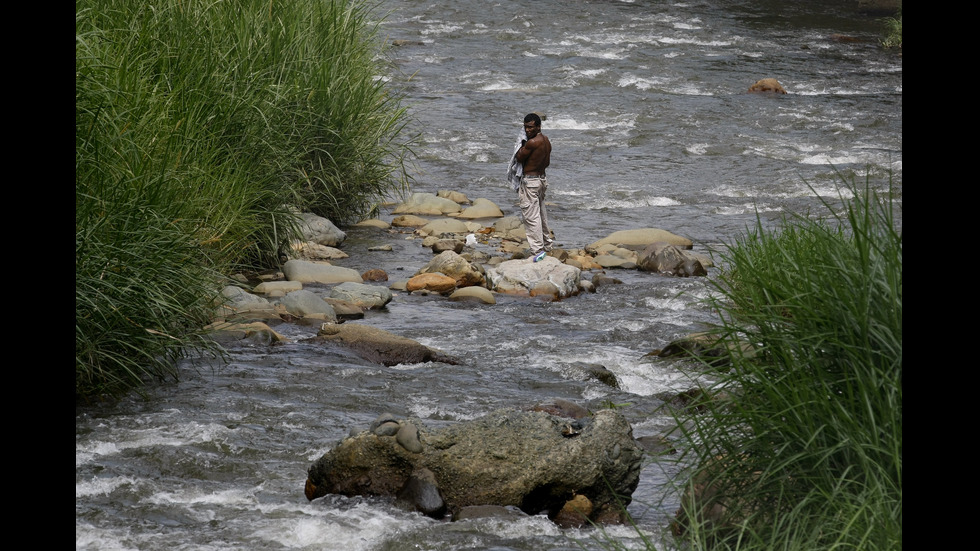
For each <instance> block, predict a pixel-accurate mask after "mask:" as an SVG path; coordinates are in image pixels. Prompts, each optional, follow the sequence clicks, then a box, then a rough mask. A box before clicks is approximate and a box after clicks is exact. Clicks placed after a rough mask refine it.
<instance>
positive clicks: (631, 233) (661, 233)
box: [585, 228, 694, 251]
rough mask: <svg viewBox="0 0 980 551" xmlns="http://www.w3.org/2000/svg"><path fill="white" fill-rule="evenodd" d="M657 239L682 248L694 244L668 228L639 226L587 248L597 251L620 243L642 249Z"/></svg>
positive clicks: (622, 245)
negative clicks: (603, 246) (608, 245)
mask: <svg viewBox="0 0 980 551" xmlns="http://www.w3.org/2000/svg"><path fill="white" fill-rule="evenodd" d="M657 241H664V242H666V243H670V244H671V245H674V246H675V247H680V248H682V249H690V248H691V247H693V246H694V243H693V242H692V241H691V240H690V239H687V238H686V237H681V236H679V235H674V234H672V233H670V232H669V231H666V230H661V229H657V228H639V229H633V230H621V231H617V232H613V233H611V234H609V235H608V236H606V237H604V238H602V239H600V240H598V241H596V242H594V243H592V244H591V245H589V246H587V247H586V248H585V250H587V251H595V250H596V249H597V248H598V247H600V246H601V245H604V244H611V245H619V246H621V247H628V248H632V249H634V250H642V249H644V248H645V247H646V246H647V245H649V244H650V243H656V242H657Z"/></svg>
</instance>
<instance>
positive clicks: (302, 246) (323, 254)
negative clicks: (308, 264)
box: [289, 241, 348, 260]
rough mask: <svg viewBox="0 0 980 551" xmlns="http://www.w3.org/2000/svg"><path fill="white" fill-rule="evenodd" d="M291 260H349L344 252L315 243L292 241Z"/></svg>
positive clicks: (290, 244) (290, 246)
mask: <svg viewBox="0 0 980 551" xmlns="http://www.w3.org/2000/svg"><path fill="white" fill-rule="evenodd" d="M289 252H290V255H289V256H290V258H297V259H303V260H336V259H341V258H347V257H348V254H347V253H345V252H344V251H342V250H340V249H337V248H334V247H328V246H326V245H321V244H319V243H316V242H313V241H292V242H290V243H289Z"/></svg>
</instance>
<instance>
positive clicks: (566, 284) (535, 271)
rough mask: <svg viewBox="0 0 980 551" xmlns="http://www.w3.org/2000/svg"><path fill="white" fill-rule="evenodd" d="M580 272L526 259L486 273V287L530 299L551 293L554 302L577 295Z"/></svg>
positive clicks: (551, 261) (552, 262)
mask: <svg viewBox="0 0 980 551" xmlns="http://www.w3.org/2000/svg"><path fill="white" fill-rule="evenodd" d="M581 273H582V272H581V270H579V269H578V268H576V267H574V266H569V265H567V264H562V263H561V262H559V261H558V260H557V259H555V258H552V257H550V256H549V257H545V258H544V260H542V261H541V262H532V261H531V260H530V259H523V260H508V261H506V262H501V263H500V264H498V265H497V266H496V267H493V268H490V269H488V270H487V273H486V279H487V287H488V288H489V289H490V290H492V291H495V292H498V293H506V294H511V295H518V296H531V295H532V290H533V292H534V293H535V294H536V295H538V296H541V295H546V294H547V293H554V295H555V298H556V299H560V298H566V297H570V296H574V295H576V294H578V292H579V284H578V283H579V278H580V276H581Z"/></svg>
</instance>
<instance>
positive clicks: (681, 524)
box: [675, 178, 902, 550]
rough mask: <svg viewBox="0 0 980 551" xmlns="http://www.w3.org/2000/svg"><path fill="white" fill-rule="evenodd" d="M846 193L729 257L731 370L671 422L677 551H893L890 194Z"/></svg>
mask: <svg viewBox="0 0 980 551" xmlns="http://www.w3.org/2000/svg"><path fill="white" fill-rule="evenodd" d="M842 179H843V181H844V184H843V186H842V188H843V193H842V198H841V199H842V203H843V208H842V209H840V208H839V207H838V206H836V205H831V204H830V203H829V202H828V203H825V205H826V207H827V210H828V215H827V216H826V217H824V218H823V219H817V218H815V217H809V216H804V215H795V216H789V217H787V218H786V219H785V220H784V221H783V224H782V225H781V227H780V228H779V229H778V230H774V231H766V230H764V229H763V228H762V224H761V223H757V225H756V227H755V228H754V230H752V231H750V232H748V233H747V235H745V236H744V237H741V238H739V239H738V240H737V241H736V242H735V243H734V244H732V245H730V246H729V247H727V248H726V251H725V253H723V257H724V258H723V262H722V263H721V265H723V266H726V269H725V270H724V271H723V273H722V275H721V276H720V277H719V278H718V279H717V280H715V282H714V287H715V294H714V296H713V298H712V299H711V300H710V302H711V304H712V306H713V307H714V308H716V309H717V311H718V312H719V314H720V322H719V324H718V327H716V328H715V329H714V330H715V332H716V333H717V335H718V336H719V337H720V338H721V339H722V340H723V341H725V342H726V343H727V344H729V345H731V346H729V347H728V349H729V350H730V352H729V358H728V359H729V360H730V364H729V366H730V368H729V369H727V370H726V371H723V372H721V373H719V374H717V377H718V378H717V382H716V383H714V384H710V385H705V387H704V388H702V390H704V391H705V392H704V394H703V395H704V396H707V397H708V398H707V399H705V400H704V401H703V402H702V403H699V404H697V405H698V406H699V407H698V408H691V409H689V410H685V411H682V412H678V413H677V422H678V427H679V431H680V432H681V434H682V437H683V440H684V441H685V442H686V443H687V446H686V447H685V452H684V456H683V457H682V459H681V460H682V461H685V462H687V463H689V464H692V465H694V468H693V469H692V470H691V471H690V472H689V473H688V478H686V479H685V480H687V481H688V482H687V484H686V486H685V488H684V490H685V491H686V492H687V496H686V498H685V500H684V507H682V512H681V513H680V514H679V516H678V522H677V524H676V525H675V529H676V531H677V532H678V533H679V534H680V535H679V537H678V538H677V540H676V543H677V544H678V545H680V546H681V547H682V548H684V549H741V550H750V549H767V550H768V549H900V548H901V543H902V235H901V230H900V229H898V228H897V227H896V223H895V216H894V215H895V210H894V209H895V208H896V207H895V202H894V201H893V199H892V197H891V195H890V194H889V193H885V194H879V193H876V192H875V191H873V190H872V189H871V186H870V182H868V183H866V184H865V186H864V187H863V189H862V188H861V186H859V185H857V184H855V183H854V181H853V178H852V179H851V180H850V181H849V182H848V180H847V179H846V178H842ZM845 195H850V196H851V197H852V198H850V199H846V198H845V197H844V196H845ZM746 344H748V345H750V346H744V345H746ZM712 506H714V507H715V509H714V510H713V513H709V511H710V510H711V507H712Z"/></svg>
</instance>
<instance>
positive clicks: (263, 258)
mask: <svg viewBox="0 0 980 551" xmlns="http://www.w3.org/2000/svg"><path fill="white" fill-rule="evenodd" d="M75 8H76V9H75V369H76V371H75V391H76V397H79V396H97V395H101V394H103V393H114V392H121V391H125V390H127V389H132V388H139V387H140V386H141V385H142V384H143V382H144V381H145V380H146V378H147V377H164V378H167V377H174V376H176V370H175V368H174V361H175V360H176V359H178V358H179V357H181V356H182V355H184V354H186V353H189V352H191V351H211V352H216V353H219V352H220V351H219V350H217V349H216V348H214V347H213V345H211V344H210V341H208V340H207V339H206V338H204V335H203V334H202V333H201V327H203V326H204V325H205V324H206V323H207V321H208V320H209V316H210V314H211V312H212V311H213V308H214V301H215V300H216V297H217V294H218V289H220V287H221V286H222V281H223V280H222V274H228V273H231V271H232V270H235V269H241V268H243V267H262V266H271V265H274V263H275V262H276V261H277V258H278V254H277V253H278V251H279V249H280V248H281V247H282V246H283V245H284V244H286V243H288V241H289V240H290V239H291V238H292V237H294V236H296V235H297V228H296V222H295V221H296V217H295V213H296V212H297V211H298V210H304V211H308V212H313V213H316V214H319V215H321V216H324V217H327V218H329V219H330V220H332V221H333V222H334V223H336V224H343V223H346V222H349V221H352V220H355V219H357V218H359V217H361V216H362V215H364V214H365V213H367V212H368V211H369V210H370V209H371V208H372V206H373V205H374V204H376V202H377V201H379V200H380V199H382V198H384V197H385V196H386V195H388V194H393V193H398V192H402V191H405V190H406V189H407V186H408V185H409V178H408V174H407V170H406V163H408V162H410V158H411V155H412V150H411V147H412V144H413V143H414V138H413V137H410V136H406V133H405V124H406V122H407V115H406V112H405V110H404V108H402V107H401V105H400V100H401V98H400V97H399V96H398V95H396V94H392V93H390V91H389V90H388V89H386V87H385V83H384V80H383V79H381V78H379V75H380V74H381V73H382V70H383V69H384V67H383V66H382V65H381V62H382V60H383V59H384V58H383V56H381V55H379V54H381V53H382V51H383V45H382V44H381V43H380V41H378V40H376V39H377V38H378V36H379V33H378V32H377V31H378V27H377V22H372V21H371V19H370V17H371V15H372V14H371V12H370V10H369V8H368V7H367V5H366V4H365V3H364V2H361V1H354V2H347V1H344V0H324V1H322V2H303V1H299V0H284V1H278V2H271V3H270V2H268V1H259V0H243V1H240V2H201V1H198V0H164V1H161V2H153V3H143V2H130V1H127V0H76V4H75Z"/></svg>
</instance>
